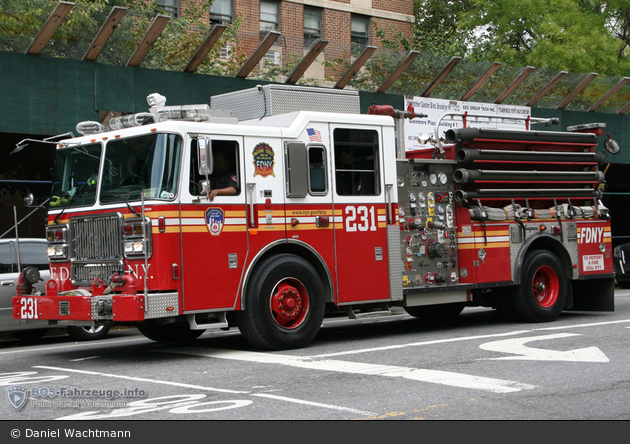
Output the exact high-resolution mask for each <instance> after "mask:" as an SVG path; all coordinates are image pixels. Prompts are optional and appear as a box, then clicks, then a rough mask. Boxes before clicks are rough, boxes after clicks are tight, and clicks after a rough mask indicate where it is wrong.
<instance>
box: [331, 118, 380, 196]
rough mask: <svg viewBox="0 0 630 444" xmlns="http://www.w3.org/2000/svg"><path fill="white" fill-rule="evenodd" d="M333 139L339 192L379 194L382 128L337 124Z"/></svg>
mask: <svg viewBox="0 0 630 444" xmlns="http://www.w3.org/2000/svg"><path fill="white" fill-rule="evenodd" d="M333 140H334V146H335V179H336V182H337V194H338V195H339V196H355V195H371V196H376V195H379V194H380V183H379V171H378V165H379V158H378V153H379V144H378V131H376V130H367V129H355V128H336V129H335V130H334V132H333Z"/></svg>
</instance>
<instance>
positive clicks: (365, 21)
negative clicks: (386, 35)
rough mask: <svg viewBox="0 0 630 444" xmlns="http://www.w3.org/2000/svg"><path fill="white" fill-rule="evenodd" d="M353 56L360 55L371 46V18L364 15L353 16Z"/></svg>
mask: <svg viewBox="0 0 630 444" xmlns="http://www.w3.org/2000/svg"><path fill="white" fill-rule="evenodd" d="M350 41H351V44H352V54H353V55H359V54H360V53H362V52H363V50H364V49H365V47H366V46H368V45H369V44H370V18H369V17H366V16H364V15H355V14H353V15H352V24H351V25H350Z"/></svg>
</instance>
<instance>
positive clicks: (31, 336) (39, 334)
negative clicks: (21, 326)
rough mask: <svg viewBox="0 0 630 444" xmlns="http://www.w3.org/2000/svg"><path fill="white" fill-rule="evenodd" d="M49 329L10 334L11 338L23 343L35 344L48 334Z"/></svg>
mask: <svg viewBox="0 0 630 444" xmlns="http://www.w3.org/2000/svg"><path fill="white" fill-rule="evenodd" d="M48 331H49V329H47V328H38V329H35V330H22V331H13V332H11V336H13V337H14V338H16V339H19V340H20V341H24V342H35V341H39V340H40V339H41V338H43V337H44V336H45V335H46V333H48Z"/></svg>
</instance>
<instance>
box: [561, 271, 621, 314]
mask: <svg viewBox="0 0 630 444" xmlns="http://www.w3.org/2000/svg"><path fill="white" fill-rule="evenodd" d="M571 283H572V285H573V307H571V308H570V310H574V311H615V278H614V277H610V278H604V279H585V280H576V281H571Z"/></svg>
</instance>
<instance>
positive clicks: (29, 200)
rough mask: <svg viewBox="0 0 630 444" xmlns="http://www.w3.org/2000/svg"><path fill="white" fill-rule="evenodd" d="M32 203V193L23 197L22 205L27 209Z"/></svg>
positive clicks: (33, 197) (33, 198)
mask: <svg viewBox="0 0 630 444" xmlns="http://www.w3.org/2000/svg"><path fill="white" fill-rule="evenodd" d="M34 201H35V196H33V193H28V194H27V195H26V196H25V197H24V204H25V205H26V206H27V207H30V206H32V205H33V202H34Z"/></svg>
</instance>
